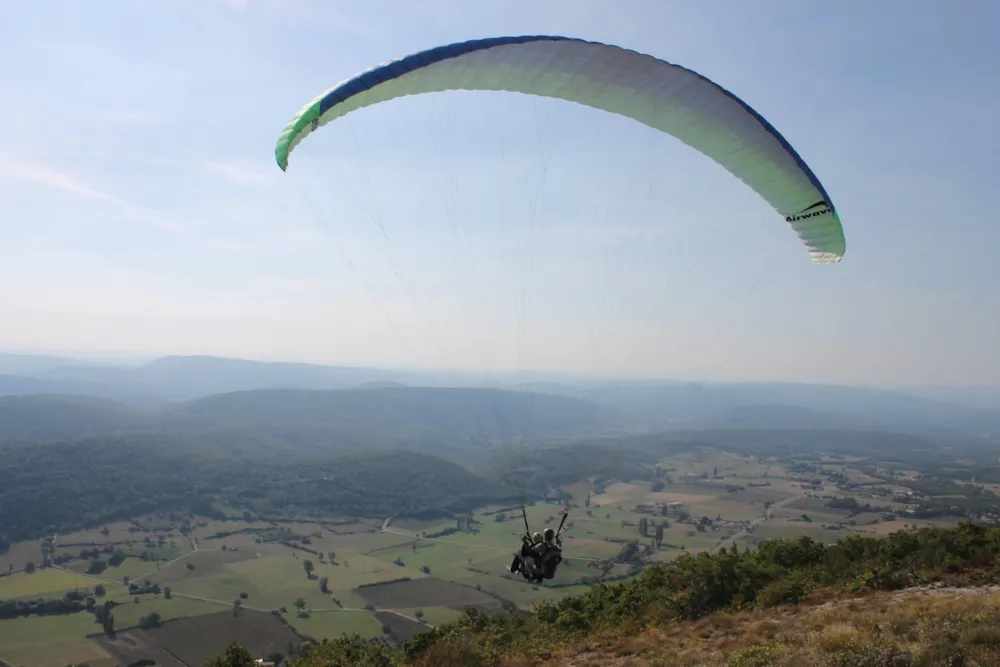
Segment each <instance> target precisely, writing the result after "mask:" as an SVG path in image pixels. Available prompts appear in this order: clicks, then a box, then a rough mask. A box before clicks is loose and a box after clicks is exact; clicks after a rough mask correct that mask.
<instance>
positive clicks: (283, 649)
mask: <svg viewBox="0 0 1000 667" xmlns="http://www.w3.org/2000/svg"><path fill="white" fill-rule="evenodd" d="M146 633H147V634H148V635H149V636H150V637H152V639H153V640H154V641H155V642H156V643H157V644H158V645H159V646H162V647H163V648H164V649H166V650H167V651H168V652H169V653H171V654H173V655H175V656H177V657H178V658H180V659H181V660H182V661H183V662H185V663H187V664H188V665H204V664H205V663H206V662H208V661H209V660H211V659H212V658H213V657H214V656H215V655H216V654H218V653H219V651H220V649H219V646H218V644H219V641H218V639H219V637H227V638H229V639H230V641H234V640H235V641H237V642H239V643H240V644H241V645H242V646H245V647H246V648H248V649H249V650H250V651H251V652H253V653H254V654H255V655H261V656H263V655H270V654H272V653H281V654H283V655H288V653H289V649H290V648H297V647H298V645H299V644H300V640H299V638H298V636H296V634H295V633H294V632H293V631H292V630H291V629H289V627H288V626H287V625H285V624H284V623H282V622H281V620H280V619H279V618H277V617H275V616H274V615H272V614H270V613H265V612H258V611H250V610H245V611H243V612H242V613H241V614H240V615H239V616H233V614H232V613H230V612H228V611H223V612H218V613H215V614H209V615H206V616H200V617H198V618H197V619H181V620H177V621H171V622H170V623H164V624H163V625H162V626H161V627H159V628H154V629H152V630H147V631H146ZM223 648H225V647H223Z"/></svg>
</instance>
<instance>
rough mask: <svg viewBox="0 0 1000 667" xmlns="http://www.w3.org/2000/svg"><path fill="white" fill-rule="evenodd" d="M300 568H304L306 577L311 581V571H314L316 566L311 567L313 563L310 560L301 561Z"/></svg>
mask: <svg viewBox="0 0 1000 667" xmlns="http://www.w3.org/2000/svg"><path fill="white" fill-rule="evenodd" d="M302 567H303V568H305V571H306V576H307V577H308V578H310V579H312V576H313V570H315V569H316V566H315V565H313V562H312V561H311V560H304V561H302Z"/></svg>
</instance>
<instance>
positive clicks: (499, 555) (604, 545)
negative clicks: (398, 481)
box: [0, 452, 958, 667]
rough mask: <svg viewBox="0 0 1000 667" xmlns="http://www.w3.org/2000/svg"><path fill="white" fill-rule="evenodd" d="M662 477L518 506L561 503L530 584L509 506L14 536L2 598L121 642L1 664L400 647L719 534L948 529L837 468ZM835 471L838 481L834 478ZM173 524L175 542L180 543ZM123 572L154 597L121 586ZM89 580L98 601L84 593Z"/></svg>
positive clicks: (715, 456)
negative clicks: (52, 559)
mask: <svg viewBox="0 0 1000 667" xmlns="http://www.w3.org/2000/svg"><path fill="white" fill-rule="evenodd" d="M809 466H812V467H813V468H812V471H811V472H810V471H809ZM817 467H818V468H817ZM658 468H659V474H660V476H659V477H657V478H655V479H654V480H652V481H651V480H649V479H645V480H641V481H640V480H633V481H624V482H615V483H609V484H607V485H606V486H597V485H596V484H595V483H594V482H593V480H582V481H580V482H577V483H574V484H572V485H568V486H566V487H564V489H563V490H562V491H563V492H564V493H568V494H570V498H569V500H568V501H567V500H562V501H560V502H537V503H535V504H532V505H530V506H528V507H527V508H526V513H527V517H528V521H529V523H530V525H531V528H532V530H540V529H542V528H544V527H552V528H555V527H557V526H558V524H559V521H560V519H561V517H562V512H563V511H564V509H565V507H566V505H567V504H568V505H569V507H570V510H571V511H570V515H569V517H568V520H567V522H566V525H565V527H564V531H563V535H562V537H563V543H564V556H565V558H566V560H565V561H564V562H563V564H562V566H561V568H560V571H559V573H558V575H557V577H556V579H555V580H554V581H552V582H547V584H546V585H542V586H536V585H533V584H531V583H528V582H525V581H524V580H523V579H521V578H520V577H518V576H516V575H510V574H509V573H508V572H507V571H506V569H505V568H506V566H507V565H508V564H509V563H510V559H511V556H512V553H513V552H514V551H515V550H516V549H517V548H518V546H519V537H520V535H521V534H522V533H523V532H524V521H523V518H522V516H521V512H520V510H511V509H510V508H501V507H495V506H494V507H488V508H483V509H481V510H480V511H478V512H476V513H474V514H473V515H471V516H470V517H468V518H469V519H471V521H466V518H461V517H456V518H451V519H439V520H427V521H413V520H407V519H395V520H392V521H391V522H390V523H389V525H388V527H387V529H386V530H385V531H382V530H381V527H382V522H381V521H358V520H353V519H351V518H349V517H346V518H342V519H335V518H333V517H328V518H316V517H311V518H308V519H307V518H303V519H302V520H286V521H281V522H271V521H258V520H250V521H246V520H224V521H223V520H218V519H214V520H209V519H204V518H197V517H196V518H193V519H187V518H177V517H174V518H173V519H172V518H171V517H169V516H145V517H138V518H137V519H136V520H135V521H134V522H119V523H114V524H108V525H106V526H103V527H97V528H95V529H93V530H89V531H78V532H75V533H72V534H67V535H56V536H53V537H52V538H50V540H51V544H52V546H51V547H46V548H48V549H49V550H50V551H51V552H52V554H54V555H55V556H56V557H58V558H60V560H59V561H58V562H59V563H60V565H59V567H58V568H57V567H47V568H37V569H35V571H34V572H33V573H26V572H23V571H21V570H23V569H24V566H25V563H27V562H28V561H31V562H32V563H34V564H35V565H36V566H37V565H40V564H41V563H42V560H43V549H42V543H41V542H39V541H32V542H21V543H16V544H13V545H11V548H10V549H9V551H8V552H7V553H6V554H4V555H3V556H2V560H0V566H3V565H5V566H6V567H5V569H0V599H21V600H25V599H38V598H49V599H62V598H63V597H64V596H65V595H66V594H67V593H71V594H74V595H75V594H81V595H83V596H94V597H95V601H96V604H97V605H98V606H99V605H102V604H103V603H104V602H106V601H112V602H114V603H116V605H117V606H115V607H114V608H113V614H114V619H115V627H116V629H117V630H118V632H117V633H116V635H115V636H114V637H113V638H109V637H107V636H105V635H101V634H99V633H100V632H101V625H100V624H98V623H96V621H95V618H94V615H93V614H91V613H89V612H78V613H71V614H64V615H58V616H30V617H26V618H16V619H7V620H2V621H0V659H2V660H4V661H6V662H8V663H10V664H14V665H21V664H24V665H40V666H41V667H47V666H48V665H52V667H64V666H65V665H66V664H67V663H70V662H75V663H81V662H86V663H88V664H89V665H91V667H111V666H112V665H114V664H116V663H117V662H119V661H120V662H122V664H128V663H129V662H134V661H135V660H138V659H141V658H143V657H146V658H150V659H155V660H156V661H157V664H160V665H174V666H175V667H176V666H177V665H181V664H183V663H184V662H187V663H188V664H202V663H201V662H198V661H204V660H207V659H208V657H210V656H211V655H215V654H216V653H218V652H219V651H221V650H223V649H224V648H225V645H227V644H228V641H229V640H231V639H233V638H239V639H240V640H241V641H242V642H243V643H244V644H245V645H250V646H253V647H255V649H254V650H261V651H264V650H268V651H275V652H280V653H287V651H288V644H289V642H292V643H293V644H296V645H297V643H298V642H300V641H302V638H304V637H309V638H315V639H317V640H319V639H323V638H333V637H337V636H341V635H348V634H358V635H361V636H363V637H382V638H384V640H385V641H389V642H397V643H398V642H399V641H402V640H405V639H406V638H407V637H410V636H412V635H413V634H414V633H416V632H419V631H421V630H422V629H426V628H427V627H430V626H436V625H440V624H444V623H447V622H449V621H452V620H454V619H456V618H457V617H458V616H459V615H460V614H461V613H462V611H463V609H464V608H465V607H467V606H475V607H477V608H480V609H482V610H484V611H495V610H498V609H500V608H501V607H502V605H503V604H514V605H517V606H518V607H522V608H527V607H530V606H532V605H534V604H537V603H539V602H541V601H543V600H551V599H557V598H561V597H564V596H567V595H574V594H578V593H580V592H583V591H584V590H586V586H587V583H588V582H592V581H594V580H595V579H597V578H598V577H601V576H605V577H608V578H610V579H612V580H614V579H620V578H624V577H627V576H629V574H630V572H634V570H632V569H631V567H632V565H633V564H636V563H665V562H670V561H672V560H674V559H676V558H677V557H679V556H680V555H682V554H685V553H687V554H693V553H697V552H699V551H708V550H712V549H716V548H718V547H719V546H720V545H723V544H728V541H729V540H735V542H736V544H737V546H738V547H739V548H744V547H746V548H752V547H753V545H755V544H757V543H759V541H761V540H763V539H769V538H782V537H794V536H797V535H810V536H811V537H814V538H815V539H819V540H823V541H828V542H832V541H835V540H837V539H840V538H842V537H844V536H846V535H849V534H853V533H862V534H881V533H886V532H890V531H893V530H901V529H903V528H904V527H908V526H915V525H949V524H953V523H955V522H957V520H958V519H957V518H954V517H952V518H942V519H935V520H933V521H928V520H919V519H902V518H894V517H892V516H890V517H889V518H888V519H887V518H886V515H887V511H894V510H897V509H899V508H900V507H905V505H900V504H898V503H896V502H893V500H892V498H891V497H884V496H878V495H876V494H875V493H874V492H873V491H872V490H871V488H870V487H856V486H854V484H857V483H866V484H873V483H874V482H870V481H866V480H872V479H873V478H871V477H870V475H867V474H865V473H862V472H861V471H860V470H858V469H855V468H853V467H852V462H851V461H849V460H847V459H837V460H835V461H825V460H818V461H817V462H813V463H808V464H802V463H800V464H798V465H797V468H796V470H795V471H793V470H791V466H788V465H785V466H783V465H781V464H779V463H777V462H776V461H773V460H758V459H757V458H756V457H744V456H738V455H735V454H726V453H718V452H714V453H707V452H685V453H683V454H680V455H678V456H677V457H675V458H671V459H664V460H662V461H660V462H659V466H658ZM904 472H905V471H904ZM817 477H818V478H819V481H820V482H821V483H818V484H817V483H816V481H814V478H817ZM900 478H902V479H904V480H905V479H910V480H911V483H912V482H913V479H912V477H909V478H908V477H906V476H905V475H904V476H902V477H901V476H899V475H897V479H896V481H895V483H891V482H889V481H888V480H881V481H879V480H875V482H879V484H881V485H882V486H884V488H887V489H890V491H888V492H883V493H893V492H896V493H898V494H902V496H903V497H905V496H906V493H907V491H908V490H909V489H908V488H907V487H905V486H901V485H900V482H899V479H900ZM835 479H839V480H848V481H849V482H850V483H849V484H847V485H840V486H838V485H837V484H836V483H835V482H834V481H831V480H835ZM916 481H919V480H916ZM835 497H836V499H837V501H836V502H837V503H839V504H841V505H843V504H844V503H845V502H847V500H848V499H851V498H853V499H854V500H856V501H857V503H858V508H857V509H851V508H850V507H848V506H840V507H831V506H830V503H831V502H834V498H835ZM867 504H870V505H871V506H872V507H871V508H866V507H865V505H867ZM877 508H882V509H877ZM229 509H230V510H231V511H230V512H229V514H230V516H234V517H239V516H241V515H242V512H241V511H240V510H239V508H229ZM803 515H806V516H807V517H808V519H809V520H805V519H804V517H803ZM180 520H184V521H185V532H187V533H188V534H182V532H181V524H180V523H179V521H180ZM643 526H645V530H646V532H645V535H643V534H641V530H642V527H643ZM658 533H659V534H660V538H661V539H660V543H659V545H658V546H657V545H656V536H657V534H658ZM628 543H636V544H637V545H638V550H637V551H638V555H634V556H632V558H637V559H638V560H633V561H631V562H629V563H626V562H619V561H618V560H617V559H619V557H620V556H621V555H622V554H623V553H624V551H623V550H625V549H626V547H627V545H628ZM95 548H96V549H98V550H99V551H100V553H99V554H98V559H99V560H107V559H108V558H109V557H110V555H111V554H112V553H113V552H115V551H120V552H121V554H123V555H124V558H123V559H122V558H121V557H119V558H118V559H116V560H115V562H117V561H118V560H120V561H121V562H120V563H118V564H117V565H110V564H107V566H106V568H105V569H103V570H101V571H100V573H99V574H96V575H94V574H88V570H92V565H93V563H92V561H93V560H94V555H93V550H94V549H95ZM140 555H141V556H142V558H140V557H139V556H140ZM81 556H86V557H83V558H81ZM8 572H9V574H7V573H8ZM602 573H603V574H602ZM5 574H6V576H2V575H5ZM126 577H128V578H129V580H130V581H131V582H133V583H136V584H138V585H140V586H145V585H146V584H147V582H148V585H149V586H150V587H153V586H155V587H158V588H150V589H148V590H147V589H145V588H144V589H143V590H141V591H129V590H128V588H127V587H126V586H125V584H124V583H123V582H124V579H125V578H126ZM99 584H100V585H102V586H103V588H104V591H103V592H104V595H103V596H96V594H95V587H96V586H97V585H99ZM167 588H169V589H170V596H169V598H168V597H167V595H166V589H167ZM154 591H158V592H154ZM74 592H77V593H74ZM235 601H238V602H239V607H240V608H241V611H240V614H239V615H238V616H234V615H233V605H234V602H235ZM272 612H273V613H272ZM150 614H156V615H157V616H158V617H159V620H160V622H161V625H160V627H152V628H148V629H139V628H138V627H137V626H138V625H139V624H140V623H141V622H143V619H145V618H147V617H148V616H149V615H150ZM206 624H207V626H206ZM205 627H211V628H213V629H212V631H211V632H206V631H205V630H204V628H205ZM191 628H198V631H197V632H194V631H192V630H191ZM254 642H256V643H254ZM171 654H172V655H174V656H177V657H178V658H180V660H181V662H178V661H177V659H176V658H173V657H170V656H171ZM171 661H173V662H171ZM192 661H193V662H192Z"/></svg>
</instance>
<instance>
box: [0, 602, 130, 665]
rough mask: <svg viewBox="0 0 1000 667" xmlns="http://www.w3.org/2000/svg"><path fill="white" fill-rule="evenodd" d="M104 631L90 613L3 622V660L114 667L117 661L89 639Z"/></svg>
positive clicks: (0, 628)
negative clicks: (71, 662)
mask: <svg viewBox="0 0 1000 667" xmlns="http://www.w3.org/2000/svg"><path fill="white" fill-rule="evenodd" d="M100 629H101V628H100V626H99V625H96V624H95V623H94V617H93V615H91V614H89V613H87V612H79V613H76V614H66V615H61V616H28V617H24V618H13V619H6V620H4V621H2V622H0V660H3V661H4V662H6V663H7V664H10V665H31V667H66V664H67V663H69V662H70V661H73V662H77V663H80V662H86V663H87V664H89V665H91V666H92V667H113V666H114V665H115V664H116V663H115V661H114V659H113V658H112V657H111V656H110V655H109V654H108V653H107V652H106V651H105V650H104V649H102V648H101V646H100V645H99V644H96V643H95V642H93V641H91V640H90V639H87V635H88V634H92V633H94V632H99V631H100Z"/></svg>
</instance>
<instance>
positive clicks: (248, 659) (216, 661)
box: [205, 642, 257, 667]
mask: <svg viewBox="0 0 1000 667" xmlns="http://www.w3.org/2000/svg"><path fill="white" fill-rule="evenodd" d="M256 665H257V663H256V661H254V657H253V654H252V653H250V651H248V650H246V649H245V648H243V647H242V646H240V645H239V644H237V643H236V642H233V643H232V644H230V645H229V648H227V649H226V652H225V653H223V654H222V655H220V656H216V657H215V658H212V660H211V661H209V662H208V664H206V665H205V667H256Z"/></svg>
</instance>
